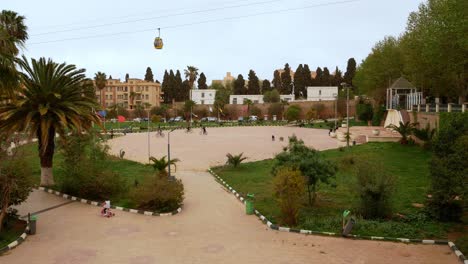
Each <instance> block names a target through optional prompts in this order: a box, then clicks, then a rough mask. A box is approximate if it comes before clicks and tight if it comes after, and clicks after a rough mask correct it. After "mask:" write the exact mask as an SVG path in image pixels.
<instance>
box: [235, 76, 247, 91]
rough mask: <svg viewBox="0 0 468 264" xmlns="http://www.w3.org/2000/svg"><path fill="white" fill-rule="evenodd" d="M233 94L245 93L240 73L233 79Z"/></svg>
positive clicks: (243, 81)
mask: <svg viewBox="0 0 468 264" xmlns="http://www.w3.org/2000/svg"><path fill="white" fill-rule="evenodd" d="M234 94H236V95H239V94H246V93H245V80H244V76H242V74H239V75H238V76H237V79H236V80H234Z"/></svg>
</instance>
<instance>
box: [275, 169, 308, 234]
mask: <svg viewBox="0 0 468 264" xmlns="http://www.w3.org/2000/svg"><path fill="white" fill-rule="evenodd" d="M273 186H274V187H273V188H274V194H275V197H276V198H277V201H278V204H279V207H280V210H281V218H282V222H283V223H284V224H286V225H288V226H295V225H297V220H298V216H299V209H300V208H301V207H302V204H301V200H302V197H303V195H304V191H305V190H304V189H305V188H304V186H305V179H304V177H303V176H302V174H301V172H300V171H299V170H295V169H292V168H289V167H282V168H280V169H279V170H277V171H276V174H275V179H274V181H273Z"/></svg>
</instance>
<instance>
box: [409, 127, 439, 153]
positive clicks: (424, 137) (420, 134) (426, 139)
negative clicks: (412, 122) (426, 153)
mask: <svg viewBox="0 0 468 264" xmlns="http://www.w3.org/2000/svg"><path fill="white" fill-rule="evenodd" d="M435 132H436V130H435V129H431V127H430V125H429V123H428V124H427V125H426V127H425V128H416V127H415V128H414V129H413V135H414V136H415V137H417V138H418V139H419V140H421V141H422V142H423V147H424V148H425V149H430V148H431V142H432V138H433V137H434V135H435Z"/></svg>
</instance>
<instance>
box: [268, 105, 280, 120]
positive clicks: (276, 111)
mask: <svg viewBox="0 0 468 264" xmlns="http://www.w3.org/2000/svg"><path fill="white" fill-rule="evenodd" d="M282 113H283V106H282V105H281V103H274V104H271V105H270V106H269V107H268V115H270V116H271V117H273V116H274V115H276V117H277V118H281V117H282Z"/></svg>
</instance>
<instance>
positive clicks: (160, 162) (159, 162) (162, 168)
mask: <svg viewBox="0 0 468 264" xmlns="http://www.w3.org/2000/svg"><path fill="white" fill-rule="evenodd" d="M150 161H152V162H153V164H151V166H153V169H154V170H155V171H156V172H158V173H161V174H163V175H166V169H167V168H168V167H169V166H170V165H174V168H176V169H177V166H176V162H179V161H180V160H179V159H171V160H170V161H167V160H166V156H164V157H162V158H160V159H157V158H155V157H150Z"/></svg>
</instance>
